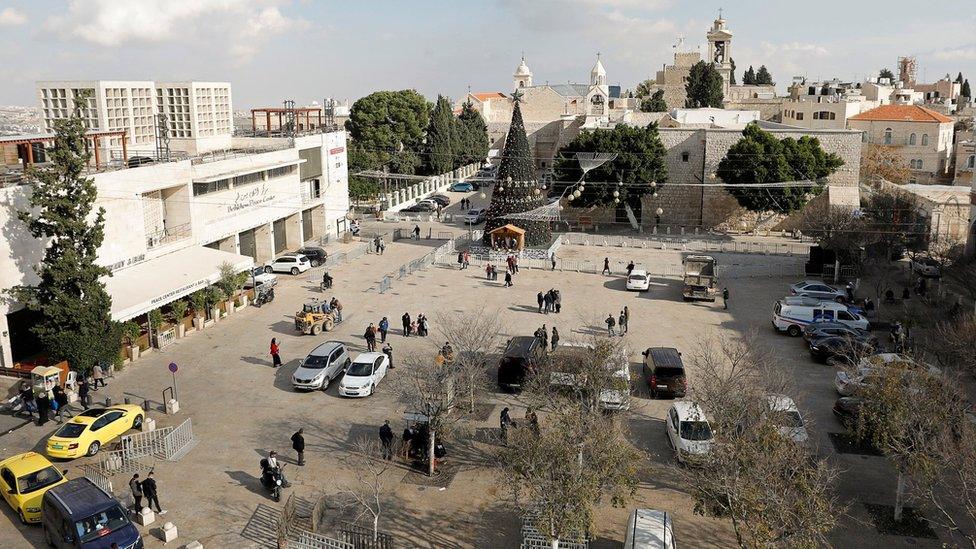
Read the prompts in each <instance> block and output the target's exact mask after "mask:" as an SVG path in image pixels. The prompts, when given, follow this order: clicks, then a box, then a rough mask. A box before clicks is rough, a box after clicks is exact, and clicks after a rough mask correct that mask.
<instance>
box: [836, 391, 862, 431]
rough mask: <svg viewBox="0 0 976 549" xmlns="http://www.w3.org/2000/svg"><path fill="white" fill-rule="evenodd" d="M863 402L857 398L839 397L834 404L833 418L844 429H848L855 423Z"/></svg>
mask: <svg viewBox="0 0 976 549" xmlns="http://www.w3.org/2000/svg"><path fill="white" fill-rule="evenodd" d="M862 406H864V400H862V399H861V398H858V397H851V396H845V397H840V398H838V399H837V400H836V401H835V402H834V408H833V411H834V416H835V417H836V418H837V421H840V423H841V425H843V426H844V427H850V426H852V425H854V424H855V423H856V422H857V416H858V414H860V413H861V407H862Z"/></svg>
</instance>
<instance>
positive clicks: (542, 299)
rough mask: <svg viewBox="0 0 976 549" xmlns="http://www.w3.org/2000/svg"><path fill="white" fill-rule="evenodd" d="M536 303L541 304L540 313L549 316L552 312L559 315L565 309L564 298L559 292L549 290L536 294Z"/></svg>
mask: <svg viewBox="0 0 976 549" xmlns="http://www.w3.org/2000/svg"><path fill="white" fill-rule="evenodd" d="M535 297H536V301H538V303H539V312H540V313H545V314H549V313H550V312H553V313H559V312H560V311H562V308H563V298H562V296H561V295H560V294H559V290H556V289H553V288H549V291H548V292H545V293H543V292H539V293H538V294H536V296H535Z"/></svg>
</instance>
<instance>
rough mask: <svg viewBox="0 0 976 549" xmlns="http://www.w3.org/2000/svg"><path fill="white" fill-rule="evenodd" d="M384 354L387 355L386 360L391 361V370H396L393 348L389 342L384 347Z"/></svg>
mask: <svg viewBox="0 0 976 549" xmlns="http://www.w3.org/2000/svg"><path fill="white" fill-rule="evenodd" d="M383 354H384V355H386V358H387V359H388V360H389V361H390V369H391V370H392V369H393V368H396V366H394V365H393V346H392V345H390V344H389V342H387V344H386V345H384V346H383Z"/></svg>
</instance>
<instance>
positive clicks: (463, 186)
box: [447, 181, 474, 193]
mask: <svg viewBox="0 0 976 549" xmlns="http://www.w3.org/2000/svg"><path fill="white" fill-rule="evenodd" d="M447 190H449V191H451V192H455V193H469V192H472V191H474V185H472V184H471V183H470V182H468V181H458V182H456V183H452V184H451V186H450V187H448V188H447Z"/></svg>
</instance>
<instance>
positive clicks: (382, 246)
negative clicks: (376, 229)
mask: <svg viewBox="0 0 976 549" xmlns="http://www.w3.org/2000/svg"><path fill="white" fill-rule="evenodd" d="M385 251H386V242H385V241H384V240H383V237H382V236H381V237H380V242H379V252H380V255H383V252H385Z"/></svg>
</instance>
